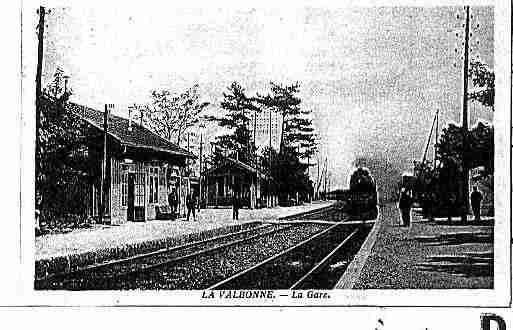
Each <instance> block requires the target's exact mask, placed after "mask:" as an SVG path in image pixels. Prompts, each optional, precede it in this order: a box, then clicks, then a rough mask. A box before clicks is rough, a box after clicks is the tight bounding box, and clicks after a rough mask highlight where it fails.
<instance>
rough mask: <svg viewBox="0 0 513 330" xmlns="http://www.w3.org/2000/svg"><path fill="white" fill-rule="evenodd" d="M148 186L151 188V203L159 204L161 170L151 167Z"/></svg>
mask: <svg viewBox="0 0 513 330" xmlns="http://www.w3.org/2000/svg"><path fill="white" fill-rule="evenodd" d="M148 181H149V182H148V185H149V186H150V196H149V199H150V201H149V202H150V203H158V201H159V168H158V167H150V173H149V176H148Z"/></svg>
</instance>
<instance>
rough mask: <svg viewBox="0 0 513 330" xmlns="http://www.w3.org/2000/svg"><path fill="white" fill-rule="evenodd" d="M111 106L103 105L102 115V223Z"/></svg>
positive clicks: (102, 217)
mask: <svg viewBox="0 0 513 330" xmlns="http://www.w3.org/2000/svg"><path fill="white" fill-rule="evenodd" d="M112 107H113V105H112V104H105V112H104V113H103V154H102V170H101V179H100V212H99V213H100V214H99V215H100V222H101V223H103V221H104V216H105V208H106V204H107V203H106V198H105V197H106V196H105V195H106V194H105V186H106V184H105V179H106V177H107V131H108V126H109V108H112Z"/></svg>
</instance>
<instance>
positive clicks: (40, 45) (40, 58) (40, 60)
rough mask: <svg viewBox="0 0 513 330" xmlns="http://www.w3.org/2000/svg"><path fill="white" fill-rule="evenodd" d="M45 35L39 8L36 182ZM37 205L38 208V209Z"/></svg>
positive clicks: (39, 145) (43, 8)
mask: <svg viewBox="0 0 513 330" xmlns="http://www.w3.org/2000/svg"><path fill="white" fill-rule="evenodd" d="M44 33H45V7H43V6H41V7H39V24H38V35H37V37H38V47H37V68H36V141H35V144H36V145H35V151H36V152H35V159H36V166H35V167H36V168H35V170H36V180H37V178H38V176H39V174H40V171H41V168H40V164H39V162H40V159H39V151H40V148H41V144H40V142H39V131H40V129H41V94H42V92H41V75H42V70H43V37H44ZM37 204H38V203H36V208H37V207H38V205H37Z"/></svg>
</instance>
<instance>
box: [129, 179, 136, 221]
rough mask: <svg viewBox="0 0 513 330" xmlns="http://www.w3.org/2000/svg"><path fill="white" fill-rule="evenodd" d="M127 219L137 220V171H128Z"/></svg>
mask: <svg viewBox="0 0 513 330" xmlns="http://www.w3.org/2000/svg"><path fill="white" fill-rule="evenodd" d="M127 195H128V196H127V220H128V221H134V220H135V173H128V192H127Z"/></svg>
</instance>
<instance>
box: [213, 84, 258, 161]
mask: <svg viewBox="0 0 513 330" xmlns="http://www.w3.org/2000/svg"><path fill="white" fill-rule="evenodd" d="M221 108H222V109H224V110H225V114H224V116H221V117H214V116H210V117H208V119H209V120H212V121H216V122H217V123H218V125H219V126H221V127H223V128H225V129H228V130H229V133H226V134H223V135H220V136H218V137H217V138H216V145H217V146H218V147H219V148H220V149H221V150H222V151H224V152H228V153H237V154H238V157H239V158H240V159H242V160H249V159H250V158H252V157H251V155H252V154H253V153H254V151H255V150H254V146H253V145H252V143H251V131H250V129H249V124H250V121H251V114H252V113H253V112H258V111H260V108H259V107H258V106H257V105H256V104H255V100H254V99H253V98H251V97H248V96H247V95H246V93H245V89H244V88H243V87H242V86H241V85H240V84H239V83H238V82H236V81H234V82H233V83H232V84H231V85H230V86H229V87H228V91H227V92H224V93H223V101H221Z"/></svg>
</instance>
